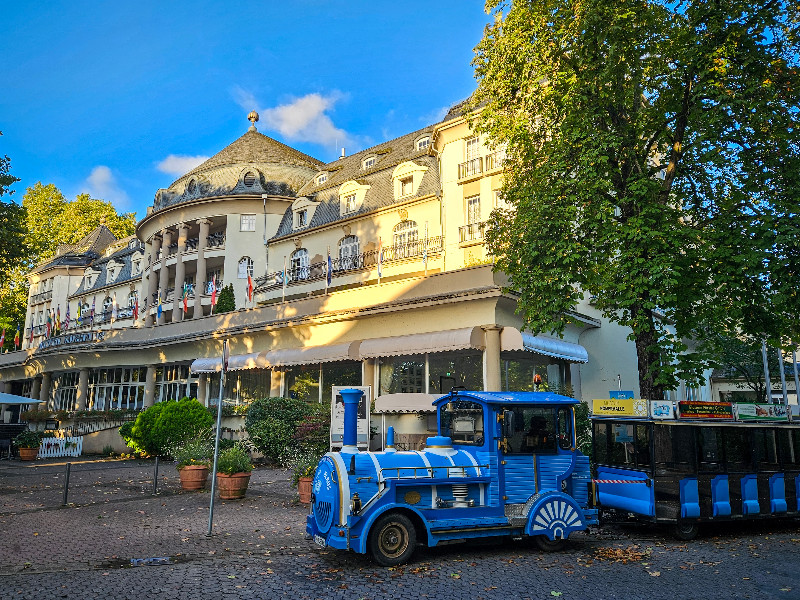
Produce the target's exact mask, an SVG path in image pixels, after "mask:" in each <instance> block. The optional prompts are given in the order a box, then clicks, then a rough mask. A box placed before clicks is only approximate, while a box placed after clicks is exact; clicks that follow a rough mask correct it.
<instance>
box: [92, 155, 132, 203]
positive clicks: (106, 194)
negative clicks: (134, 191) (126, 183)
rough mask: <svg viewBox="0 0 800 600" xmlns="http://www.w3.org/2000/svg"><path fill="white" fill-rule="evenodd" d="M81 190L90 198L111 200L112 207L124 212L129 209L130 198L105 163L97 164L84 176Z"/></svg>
mask: <svg viewBox="0 0 800 600" xmlns="http://www.w3.org/2000/svg"><path fill="white" fill-rule="evenodd" d="M82 191H83V192H85V193H88V194H89V195H90V196H91V197H92V198H98V199H101V200H105V201H107V202H111V204H113V205H114V207H115V208H116V209H117V210H118V211H120V212H125V211H127V210H129V209H130V201H131V200H130V198H129V197H128V194H127V192H125V190H123V189H122V188H121V187H120V185H119V182H118V181H117V179H116V177H115V176H114V173H112V172H111V169H109V168H108V167H106V166H105V165H98V166H96V167H95V168H94V169H92V172H91V173H90V174H89V177H87V178H86V181H84V183H83V190H82Z"/></svg>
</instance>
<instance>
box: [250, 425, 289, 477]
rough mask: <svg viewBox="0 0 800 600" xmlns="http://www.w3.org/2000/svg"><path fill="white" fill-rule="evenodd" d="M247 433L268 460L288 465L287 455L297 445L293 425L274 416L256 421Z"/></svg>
mask: <svg viewBox="0 0 800 600" xmlns="http://www.w3.org/2000/svg"><path fill="white" fill-rule="evenodd" d="M247 433H248V434H249V435H250V439H251V440H252V442H253V444H254V445H255V447H256V448H258V451H259V452H261V453H262V454H263V455H264V457H265V458H266V459H267V460H270V461H272V462H273V463H275V464H278V465H286V464H287V457H288V456H289V453H290V451H291V449H292V448H293V447H294V446H295V444H294V440H293V439H292V434H293V433H294V429H293V428H292V426H291V425H289V424H288V423H286V422H284V421H279V420H278V419H273V418H272V417H267V418H265V419H263V420H262V421H258V422H257V423H254V424H253V425H251V426H250V427H248V428H247Z"/></svg>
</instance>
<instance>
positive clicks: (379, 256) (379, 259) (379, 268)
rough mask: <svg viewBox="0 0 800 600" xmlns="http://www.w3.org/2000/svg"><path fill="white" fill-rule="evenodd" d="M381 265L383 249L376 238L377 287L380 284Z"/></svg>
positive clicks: (379, 239)
mask: <svg viewBox="0 0 800 600" xmlns="http://www.w3.org/2000/svg"><path fill="white" fill-rule="evenodd" d="M382 263H383V247H382V246H381V237H380V236H378V285H380V284H381V267H382Z"/></svg>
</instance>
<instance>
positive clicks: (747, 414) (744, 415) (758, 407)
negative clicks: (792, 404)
mask: <svg viewBox="0 0 800 600" xmlns="http://www.w3.org/2000/svg"><path fill="white" fill-rule="evenodd" d="M736 416H737V418H738V419H739V420H740V421H786V420H788V416H787V411H786V407H785V406H784V405H783V404H737V405H736Z"/></svg>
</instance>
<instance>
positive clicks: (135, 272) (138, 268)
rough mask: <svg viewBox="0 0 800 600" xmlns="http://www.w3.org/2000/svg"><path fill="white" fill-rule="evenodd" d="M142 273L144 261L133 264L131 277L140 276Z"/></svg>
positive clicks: (136, 261) (135, 261)
mask: <svg viewBox="0 0 800 600" xmlns="http://www.w3.org/2000/svg"><path fill="white" fill-rule="evenodd" d="M141 272H142V261H141V260H134V261H133V262H131V275H138V274H139V273H141Z"/></svg>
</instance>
